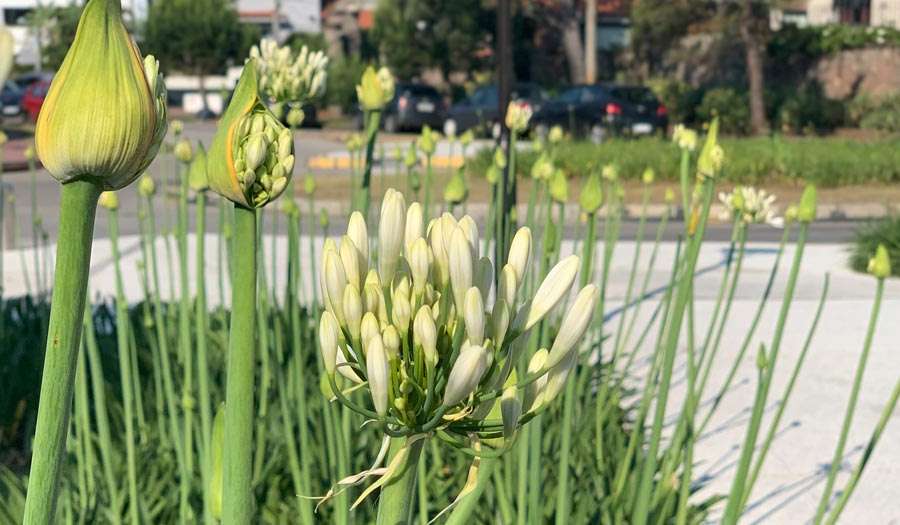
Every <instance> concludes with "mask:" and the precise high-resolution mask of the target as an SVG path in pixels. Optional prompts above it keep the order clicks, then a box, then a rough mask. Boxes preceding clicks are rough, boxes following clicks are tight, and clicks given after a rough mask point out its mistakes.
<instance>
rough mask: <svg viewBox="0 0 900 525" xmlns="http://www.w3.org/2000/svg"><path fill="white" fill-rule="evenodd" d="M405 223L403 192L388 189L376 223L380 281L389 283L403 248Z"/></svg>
mask: <svg viewBox="0 0 900 525" xmlns="http://www.w3.org/2000/svg"><path fill="white" fill-rule="evenodd" d="M405 224H406V203H405V202H404V200H403V194H401V193H400V192H397V191H394V190H388V191H387V193H385V195H384V202H382V204H381V221H380V223H379V225H378V273H379V274H380V275H381V282H382V283H385V284H390V282H391V280H392V279H393V278H394V272H395V271H396V270H397V261H399V260H400V255H401V253H400V252H401V250H402V249H403V234H404V230H405Z"/></svg>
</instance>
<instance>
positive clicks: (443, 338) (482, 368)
mask: <svg viewBox="0 0 900 525" xmlns="http://www.w3.org/2000/svg"><path fill="white" fill-rule="evenodd" d="M366 231H367V229H366V227H365V223H364V221H363V218H362V217H361V216H359V215H354V218H352V219H351V222H350V227H349V228H348V232H347V235H346V236H345V237H343V238H342V239H341V240H340V242H339V243H338V242H335V241H334V240H328V241H326V243H325V247H324V251H323V257H322V267H321V268H322V270H321V274H320V278H321V289H322V290H323V292H324V299H325V301H324V302H325V308H326V311H325V312H324V313H323V314H322V317H321V320H320V325H319V342H320V349H321V352H322V359H323V364H324V369H325V372H326V376H327V379H328V381H329V384H330V386H331V390H332V392H333V394H334V396H336V398H337V400H338V401H340V402H341V403H342V404H344V405H345V406H346V407H347V408H349V409H350V410H353V411H355V412H357V413H359V414H361V415H363V416H365V417H366V418H369V419H372V420H373V421H374V422H375V423H377V424H378V425H380V428H381V429H382V431H383V432H384V434H385V441H384V443H385V446H384V447H383V449H382V453H381V454H379V457H378V459H377V460H376V462H375V465H373V467H372V468H371V469H369V470H366V471H363V472H361V473H359V474H356V475H353V476H349V477H347V478H345V479H343V480H340V481H339V482H338V483H337V485H336V487H335V489H334V492H338V491H339V490H340V489H341V488H343V487H346V486H349V485H356V484H358V483H360V482H362V481H363V480H365V479H366V478H368V477H374V476H378V477H379V479H378V480H377V481H376V482H374V483H373V484H372V485H370V486H369V487H368V488H367V489H366V490H364V491H363V492H362V494H361V495H360V497H359V498H358V499H357V501H356V503H355V505H358V504H359V503H360V502H362V501H363V500H364V499H365V498H366V497H367V496H368V495H369V494H371V493H372V492H373V491H374V490H375V489H377V488H379V487H381V488H382V492H381V503H380V505H379V518H378V523H385V524H397V523H407V522H408V520H409V519H410V514H411V507H412V499H411V497H410V495H411V494H412V492H411V491H412V490H413V487H414V486H415V479H416V472H417V469H416V468H415V462H416V461H417V460H418V455H419V453H420V450H421V446H422V444H423V443H424V442H426V441H427V440H428V439H430V438H432V437H434V438H436V439H438V440H440V441H441V442H444V443H446V444H448V445H449V446H451V447H453V448H455V449H458V450H460V451H462V452H463V453H465V454H468V455H472V456H475V457H476V458H481V457H496V456H498V455H500V454H502V453H503V452H504V451H506V450H507V449H509V447H510V446H511V444H512V442H513V439H514V437H515V435H517V434H518V432H519V431H520V430H521V428H522V426H523V425H525V424H526V423H527V422H528V421H530V420H531V419H533V418H534V417H535V416H536V415H537V414H539V413H541V412H543V411H544V410H546V408H547V407H548V406H550V405H551V402H552V401H553V400H554V399H555V398H556V397H557V395H558V394H559V393H560V391H561V389H562V386H563V385H564V383H565V379H566V377H567V376H568V375H569V373H570V371H571V370H572V369H573V366H574V362H575V359H574V357H573V356H574V355H575V354H576V353H577V350H578V346H579V345H578V342H579V340H580V339H581V336H582V335H583V334H584V333H585V331H586V330H587V328H588V325H589V322H590V319H591V318H592V316H593V311H594V308H595V306H596V303H597V299H598V295H597V288H596V287H595V286H593V285H588V286H586V287H585V288H584V289H582V291H581V292H580V293H579V294H578V297H577V298H576V299H575V301H574V303H573V305H572V307H571V308H570V309H569V311H568V313H567V314H566V315H565V317H564V318H563V321H562V326H561V328H560V330H559V335H558V336H557V337H556V339H555V341H554V342H553V345H552V347H551V348H550V349H549V351H547V350H545V354H546V359H545V361H544V363H543V364H542V365H540V366H536V367H532V370H531V371H530V373H529V374H528V375H526V376H525V377H521V376H520V377H519V378H518V379H516V376H514V375H513V374H512V372H513V370H514V368H515V365H516V364H517V363H518V361H519V356H520V355H521V352H522V350H523V349H524V347H525V344H526V341H527V340H528V338H529V334H530V332H531V330H532V329H533V328H535V327H536V326H537V325H538V324H539V323H540V322H541V320H543V319H544V318H545V317H547V316H548V315H550V314H551V312H553V311H554V310H555V308H556V307H557V305H559V304H560V303H561V302H563V301H564V299H565V298H566V297H567V296H568V295H569V292H570V289H571V287H572V285H573V284H574V281H575V277H576V275H577V273H578V270H579V258H578V257H577V256H574V255H573V256H570V257H568V258H566V259H563V260H562V261H561V262H560V263H559V264H557V265H556V266H555V267H554V268H553V269H552V270H550V272H549V274H548V275H547V277H546V279H545V280H544V281H543V283H542V284H541V285H540V286H539V287H538V289H537V291H536V292H535V294H534V298H533V299H531V300H528V301H525V302H524V303H522V302H521V301H520V296H521V295H522V294H520V293H519V290H520V289H521V288H522V287H523V285H524V282H525V278H526V276H527V275H528V272H529V265H530V261H531V233H530V231H529V230H528V229H527V228H523V229H521V230H520V231H519V232H518V233H517V235H516V236H515V238H514V239H513V241H512V243H511V248H510V251H509V255H508V257H507V259H508V261H509V262H508V263H507V264H506V265H505V266H504V267H503V269H502V271H501V272H500V273H501V275H502V278H501V279H500V283H501V284H500V285H499V287H498V288H497V289H496V293H492V291H493V282H494V267H493V263H492V262H491V261H490V259H489V258H487V257H483V256H481V255H480V250H479V238H478V229H477V226H476V225H475V221H473V220H472V218H471V217H469V216H464V217H463V218H462V219H459V220H457V219H455V218H454V217H453V216H452V215H450V214H449V213H445V214H443V215H442V216H441V217H438V218H435V219H433V220H431V221H430V222H429V224H428V225H427V226H426V224H425V223H424V220H423V215H422V207H421V206H420V205H419V204H418V203H414V204H412V205H411V206H410V207H409V208H408V209H407V206H406V203H405V200H404V198H403V196H402V195H401V194H400V193H399V192H396V191H394V190H388V192H387V193H386V194H385V199H384V202H383V204H382V209H381V220H380V228H379V231H378V236H377V250H374V253H372V252H370V250H369V246H368V242H369V241H368V235H367V234H366ZM370 261H372V262H370ZM374 261H377V264H373V262H374ZM491 297H496V298H497V299H496V301H495V302H494V304H493V305H490V304H488V301H489V299H490V298H491ZM338 375H340V376H343V378H344V379H346V380H348V381H350V382H351V384H352V386H351V387H350V389H351V390H356V389H359V388H362V389H363V392H365V395H364V396H363V397H364V398H367V401H365V402H362V403H361V402H360V401H361V398H359V397H357V398H354V399H351V398H350V397H349V392H350V391H349V390H345V389H343V388H342V387H341V386H340V385H339V384H338V382H337V380H338ZM526 387H527V388H529V389H530V390H529V392H530V394H529V395H527V396H526V395H525V393H524V392H522V391H523V390H524V389H526ZM498 399H499V400H500V402H499V403H498ZM388 442H390V447H388V445H387V443H388ZM389 449H390V450H389ZM385 461H386V463H385V465H386V466H385V467H383V468H382V467H381V464H382V463H383V462H385ZM476 470H477V469H476ZM476 478H477V476H473V475H471V472H470V479H472V480H473V481H472V483H473V484H474V483H475V482H474V480H475V479H476ZM473 489H474V485H472V487H469V486H468V485H467V487H466V488H464V489H463V491H462V492H461V494H460V497H459V498H457V501H458V500H459V499H460V498H462V497H463V496H465V495H466V494H467V493H468V492H470V491H471V490H473ZM331 494H332V493H329V497H330V495H331ZM451 506H452V505H451Z"/></svg>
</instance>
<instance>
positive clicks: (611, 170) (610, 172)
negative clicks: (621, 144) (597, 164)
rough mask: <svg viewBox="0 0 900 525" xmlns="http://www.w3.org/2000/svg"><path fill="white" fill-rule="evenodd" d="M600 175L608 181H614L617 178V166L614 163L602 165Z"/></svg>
mask: <svg viewBox="0 0 900 525" xmlns="http://www.w3.org/2000/svg"><path fill="white" fill-rule="evenodd" d="M602 175H603V178H604V179H606V180H608V181H609V182H614V181H616V180H618V179H619V168H617V167H616V165H615V164H607V165H606V166H603V171H602Z"/></svg>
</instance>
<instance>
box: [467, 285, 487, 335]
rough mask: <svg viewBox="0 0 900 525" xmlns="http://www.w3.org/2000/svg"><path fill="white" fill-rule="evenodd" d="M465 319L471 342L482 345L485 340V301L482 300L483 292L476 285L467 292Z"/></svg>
mask: <svg viewBox="0 0 900 525" xmlns="http://www.w3.org/2000/svg"><path fill="white" fill-rule="evenodd" d="M463 319H464V320H465V323H466V335H468V336H469V342H471V343H472V344H474V345H480V344H481V343H482V342H483V341H484V303H483V302H482V301H481V292H480V291H478V288H475V287H474V286H473V287H472V288H469V291H468V292H466V298H465V307H464V308H463Z"/></svg>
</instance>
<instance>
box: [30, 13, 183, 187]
mask: <svg viewBox="0 0 900 525" xmlns="http://www.w3.org/2000/svg"><path fill="white" fill-rule="evenodd" d="M165 91H166V89H165V84H164V83H163V80H162V75H160V74H159V63H158V62H156V59H154V58H153V57H147V59H146V60H142V59H141V55H140V52H139V51H138V49H137V47H136V46H135V45H134V41H133V40H132V39H131V36H130V35H129V34H128V31H127V30H126V29H125V24H124V22H123V20H122V7H121V5H120V3H119V0H89V1H88V2H87V4H86V5H85V7H84V10H83V11H82V14H81V20H80V22H79V24H78V31H77V32H76V34H75V40H74V41H73V42H72V46H71V47H70V48H69V51H68V53H67V54H66V57H65V59H63V63H62V65H61V66H60V68H59V71H58V72H57V74H56V76H55V77H54V79H53V82H52V83H51V85H50V90H49V91H48V92H47V97H46V98H45V100H44V104H43V107H42V109H41V112H40V115H39V116H38V121H37V127H36V130H35V142H36V144H37V152H38V156H40V158H41V161H42V162H43V164H44V167H46V168H47V171H49V172H50V173H51V175H53V177H54V178H56V179H57V180H59V181H60V182H63V183H66V182H70V181H73V180H88V181H91V182H94V183H96V184H98V185H99V186H101V187H102V188H104V189H107V190H115V189H120V188H123V187H125V186H127V185H128V184H130V183H131V182H132V181H134V180H135V179H136V178H137V177H138V176H139V175H140V174H141V173H142V172H143V171H144V170H145V169H146V168H147V166H149V164H150V162H151V161H152V160H153V158H154V157H155V156H156V153H157V152H158V151H159V146H160V144H161V143H162V138H163V136H165V133H166V126H167V123H166V106H165V99H166V92H165Z"/></svg>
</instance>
